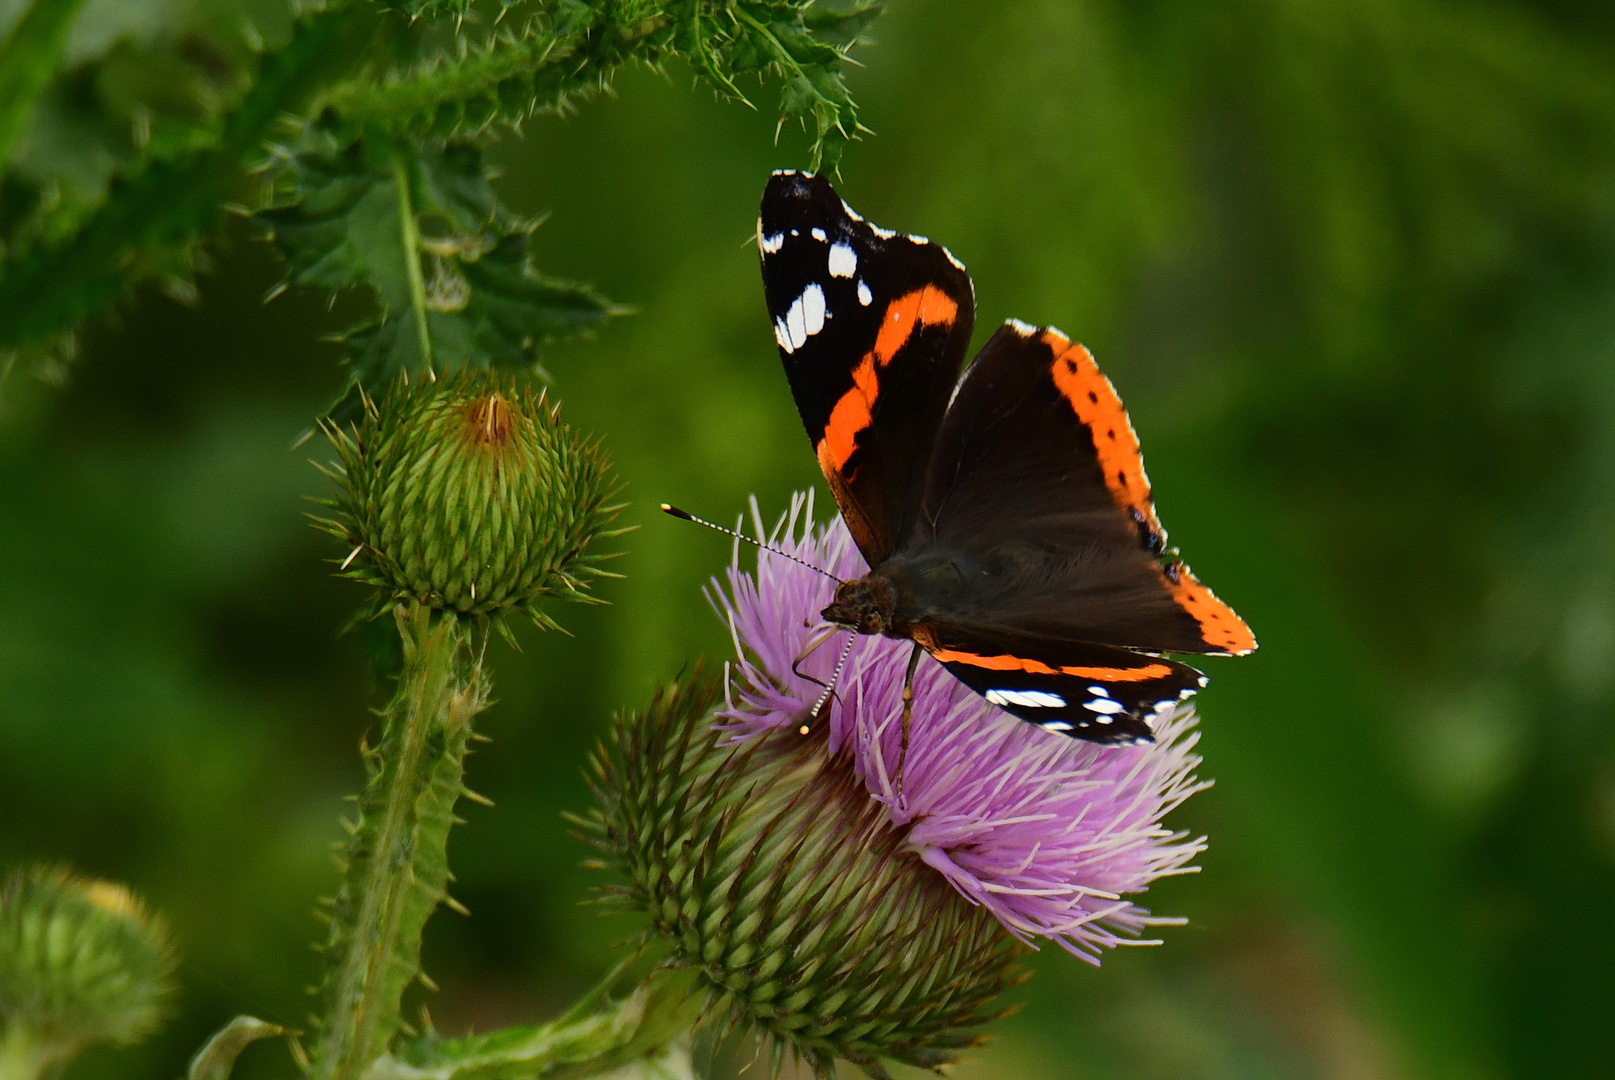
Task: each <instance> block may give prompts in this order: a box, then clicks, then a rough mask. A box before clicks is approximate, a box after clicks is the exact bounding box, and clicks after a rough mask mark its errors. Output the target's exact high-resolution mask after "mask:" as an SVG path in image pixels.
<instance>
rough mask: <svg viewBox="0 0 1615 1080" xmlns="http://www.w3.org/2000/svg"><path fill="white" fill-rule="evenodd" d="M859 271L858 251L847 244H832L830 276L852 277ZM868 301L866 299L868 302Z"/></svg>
mask: <svg viewBox="0 0 1615 1080" xmlns="http://www.w3.org/2000/svg"><path fill="white" fill-rule="evenodd" d="M857 272H858V253H857V252H856V251H854V250H852V248H851V247H849V246H847V245H846V244H831V245H830V276H831V277H852V275H854V274H856V273H857ZM867 302H868V301H865V303H867Z"/></svg>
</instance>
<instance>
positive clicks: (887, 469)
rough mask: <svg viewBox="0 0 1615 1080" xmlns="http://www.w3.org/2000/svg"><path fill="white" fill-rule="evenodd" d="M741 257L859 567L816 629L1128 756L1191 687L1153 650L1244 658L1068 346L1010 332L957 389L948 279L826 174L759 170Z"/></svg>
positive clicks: (966, 292) (1240, 633)
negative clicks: (870, 646)
mask: <svg viewBox="0 0 1615 1080" xmlns="http://www.w3.org/2000/svg"><path fill="white" fill-rule="evenodd" d="M757 245H758V248H759V249H760V250H761V252H762V263H763V286H764V290H765V292H766V294H767V299H768V311H769V314H770V315H771V316H772V317H773V321H774V339H775V340H776V341H777V342H778V343H779V354H780V358H781V359H782V360H783V361H784V362H785V374H786V376H787V377H788V378H789V380H790V384H791V393H792V394H793V395H794V396H795V398H796V407H797V411H798V412H800V413H801V415H802V422H803V424H805V425H806V427H807V433H808V437H809V439H811V440H812V443H813V450H814V453H815V454H817V455H818V459H819V466H820V468H822V469H823V470H824V478H825V480H826V481H828V482H829V485H830V490H831V492H832V493H833V494H834V495H835V499H836V503H837V505H838V506H839V507H840V509H841V515H842V517H843V519H845V521H846V523H847V527H848V528H849V529H850V530H851V531H852V536H853V539H854V541H855V542H856V543H857V544H858V550H859V551H861V552H862V553H863V556H864V559H865V560H866V561H867V562H868V563H869V566H870V568H871V569H870V572H869V574H868V576H866V577H863V578H860V579H859V580H857V581H847V582H842V583H841V584H840V585H839V586H838V587H837V588H836V593H835V600H834V602H833V603H832V604H831V605H830V606H829V607H827V608H825V609H824V612H823V617H824V619H825V620H826V621H827V622H830V623H835V624H838V625H840V626H844V627H847V628H849V629H853V630H856V631H857V632H858V633H862V634H886V635H887V636H889V637H898V638H908V639H910V640H912V641H913V642H914V646H915V647H914V653H913V656H912V657H911V659H910V662H909V679H910V682H911V683H912V680H913V674H914V666H915V664H916V663H918V661H919V657H920V651H921V650H922V649H923V650H925V651H926V652H929V653H930V654H931V655H932V656H934V657H935V658H936V659H937V660H939V661H941V662H942V663H943V664H944V665H945V666H946V667H947V669H948V670H949V671H950V672H952V673H953V675H954V676H955V677H957V678H958V679H959V680H960V681H961V682H963V683H964V684H965V685H966V686H969V687H970V688H971V689H972V690H974V691H976V692H977V693H979V694H981V695H982V696H983V697H985V698H986V699H987V700H988V701H990V702H992V703H993V704H994V705H997V706H999V707H1001V708H1003V709H1006V710H1007V711H1009V712H1011V713H1013V714H1015V715H1016V716H1019V717H1021V718H1022V719H1024V720H1028V721H1030V722H1032V723H1034V724H1037V725H1039V726H1040V727H1042V728H1044V729H1046V730H1049V731H1058V732H1062V733H1064V734H1067V735H1071V736H1075V737H1077V738H1081V739H1090V740H1093V741H1095V742H1107V743H1120V742H1132V741H1147V740H1149V739H1150V738H1151V722H1152V721H1153V720H1154V719H1155V718H1156V717H1157V716H1158V715H1160V714H1161V713H1162V712H1163V711H1164V710H1166V709H1168V708H1170V707H1171V706H1173V705H1176V704H1177V703H1178V702H1179V701H1182V700H1184V699H1186V698H1188V697H1190V696H1191V695H1193V694H1194V693H1195V691H1197V690H1198V689H1200V688H1201V687H1203V686H1205V684H1206V678H1205V676H1204V675H1202V674H1201V673H1200V672H1198V671H1196V670H1195V669H1194V668H1192V667H1189V666H1187V665H1186V664H1180V663H1178V662H1177V661H1175V660H1169V659H1167V658H1165V657H1164V656H1163V655H1162V654H1163V653H1168V652H1172V653H1192V654H1199V655H1205V656H1228V655H1233V656H1239V655H1243V654H1245V653H1248V652H1250V651H1251V650H1253V649H1255V648H1256V639H1255V638H1254V637H1253V636H1252V635H1251V632H1250V629H1249V628H1248V627H1247V626H1246V625H1245V623H1244V622H1243V621H1242V620H1241V619H1240V618H1239V616H1238V615H1236V614H1234V612H1233V609H1232V608H1230V607H1229V606H1228V605H1227V604H1224V603H1223V602H1222V601H1221V600H1218V599H1217V598H1216V597H1215V596H1213V595H1212V593H1211V590H1210V589H1208V588H1206V587H1205V586H1204V585H1202V584H1200V582H1199V581H1197V580H1195V577H1194V575H1193V574H1191V573H1189V568H1188V567H1187V566H1185V565H1184V564H1183V563H1182V562H1181V561H1180V560H1179V559H1178V557H1177V552H1176V551H1175V550H1172V549H1169V548H1168V547H1167V545H1166V530H1165V529H1163V528H1162V527H1161V522H1160V520H1159V519H1158V518H1157V517H1156V516H1155V506H1154V503H1153V502H1152V500H1151V498H1150V484H1149V479H1148V477H1146V476H1145V474H1144V460H1143V457H1142V456H1141V455H1140V453H1139V448H1138V437H1137V436H1136V435H1135V434H1134V433H1133V426H1132V424H1131V422H1129V420H1128V419H1127V411H1126V410H1125V409H1124V408H1122V403H1121V401H1120V399H1119V398H1117V396H1116V390H1115V388H1114V387H1112V386H1111V384H1110V380H1109V379H1107V378H1105V376H1104V375H1102V374H1101V373H1100V371H1099V368H1098V367H1097V366H1096V365H1095V364H1094V361H1093V357H1092V356H1090V355H1088V350H1087V349H1084V348H1083V347H1082V346H1081V345H1078V344H1075V343H1074V342H1072V341H1070V340H1069V339H1067V338H1066V337H1065V335H1063V334H1061V333H1060V332H1059V331H1058V330H1052V329H1049V328H1046V327H1044V328H1038V327H1032V326H1027V325H1026V324H1024V323H1021V322H1016V321H1010V322H1008V323H1005V324H1004V325H1003V326H1001V327H999V328H998V331H997V332H996V333H995V334H993V336H992V337H991V338H990V339H989V340H988V341H987V344H986V345H985V346H983V347H982V349H981V351H980V352H979V353H977V354H976V358H975V359H974V360H973V361H972V362H971V363H970V366H969V367H968V368H967V369H966V370H965V372H964V375H963V376H962V377H961V376H960V374H959V369H960V366H961V365H962V363H963V361H964V358H965V351H966V349H967V348H968V347H969V344H970V332H971V329H972V328H973V326H974V325H975V314H976V312H975V294H974V292H973V290H972V286H971V282H970V275H969V274H967V273H966V272H965V268H964V266H963V265H962V264H960V262H959V260H958V259H955V258H954V257H953V256H952V255H951V254H949V252H948V250H947V249H946V248H944V247H942V246H941V245H940V244H934V243H932V242H930V241H929V240H927V239H925V238H924V237H922V236H905V235H902V234H899V233H894V232H891V231H888V230H886V229H882V228H880V227H878V226H876V225H872V224H870V223H869V222H867V221H865V220H864V219H863V218H861V217H859V216H858V215H857V214H856V213H854V212H853V210H852V208H851V207H849V206H848V205H847V204H846V203H844V202H842V200H841V198H840V196H838V195H837V194H836V191H835V188H833V187H832V186H831V185H830V182H829V181H828V180H826V179H824V178H823V177H819V176H811V175H808V174H806V173H798V172H778V173H775V174H774V175H773V177H772V178H771V179H770V180H769V182H768V188H767V190H766V191H765V192H764V193H763V206H762V216H761V217H760V218H759V219H758V222H757ZM908 700H909V691H908V690H905V708H904V717H903V720H904V734H905V736H906V734H907V730H908V719H909V717H908V704H907V703H908ZM904 741H905V744H906V742H907V740H906V738H905V740H904Z"/></svg>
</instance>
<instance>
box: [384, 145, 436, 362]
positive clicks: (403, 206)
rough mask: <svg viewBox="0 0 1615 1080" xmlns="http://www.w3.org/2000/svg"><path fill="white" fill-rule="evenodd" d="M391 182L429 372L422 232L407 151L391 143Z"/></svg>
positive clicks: (411, 302) (412, 309)
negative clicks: (410, 180) (416, 210)
mask: <svg viewBox="0 0 1615 1080" xmlns="http://www.w3.org/2000/svg"><path fill="white" fill-rule="evenodd" d="M392 158H393V183H394V184H395V185H396V186H397V187H398V238H399V241H400V242H401V243H402V244H403V246H404V272H405V273H406V274H407V275H408V276H409V309H410V312H411V314H413V315H414V317H415V337H416V340H417V341H419V342H420V347H421V367H422V368H423V369H424V370H425V371H427V372H428V373H430V372H431V371H432V330H431V326H430V324H429V323H428V322H427V318H426V279H425V277H424V276H423V275H422V274H421V233H420V227H419V225H418V224H417V223H416V221H415V201H414V199H413V198H411V196H410V190H409V157H408V151H407V150H406V149H405V148H404V146H403V145H402V144H401V143H397V142H395V143H394V144H393V153H392Z"/></svg>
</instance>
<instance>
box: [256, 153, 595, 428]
mask: <svg viewBox="0 0 1615 1080" xmlns="http://www.w3.org/2000/svg"><path fill="white" fill-rule="evenodd" d="M313 138H314V139H315V141H317V142H318V144H319V145H318V147H317V148H316V149H311V150H308V151H305V152H303V153H300V154H297V155H296V156H295V157H293V158H292V159H291V160H290V161H289V162H288V163H287V165H286V167H285V168H284V169H283V170H281V173H280V176H279V178H278V181H277V187H278V189H279V192H278V201H280V202H282V203H283V204H284V205H283V206H280V207H277V208H275V209H270V210H266V211H264V212H263V213H261V214H260V215H259V220H260V221H261V222H263V224H264V225H265V227H266V228H267V229H268V230H269V235H270V237H271V238H272V239H274V240H275V241H276V242H277V243H278V245H279V247H280V249H281V250H282V251H283V252H284V253H285V254H286V257H287V261H288V267H287V280H288V281H290V282H291V283H293V284H296V285H300V286H304V287H308V288H315V289H320V290H325V291H330V292H335V291H337V290H339V289H343V288H360V287H363V288H368V289H369V290H372V291H373V293H374V295H375V299H376V301H377V304H376V306H377V308H378V309H379V310H378V313H377V314H376V315H375V316H374V317H372V318H369V319H367V320H366V321H365V322H363V323H361V324H360V325H359V326H357V327H354V328H353V329H352V330H351V331H349V333H348V334H347V337H346V340H347V343H348V346H349V363H350V364H351V373H350V378H351V382H350V386H349V389H348V391H347V392H346V393H345V395H344V397H343V398H342V399H341V400H340V401H338V402H337V403H336V405H335V406H334V407H333V410H332V419H333V420H335V421H338V422H340V421H343V420H348V419H352V418H354V417H356V416H357V415H358V413H359V408H360V403H359V397H360V388H361V387H372V388H382V387H385V386H387V385H388V384H389V383H391V382H392V381H393V380H395V379H396V378H397V376H398V374H399V373H400V372H410V371H417V372H420V371H432V370H446V371H453V370H456V369H459V368H463V367H482V366H493V367H507V368H531V367H536V365H537V362H538V356H539V349H540V347H541V346H543V345H546V344H549V343H551V342H554V341H558V340H562V339H564V338H566V337H570V336H574V335H577V334H581V333H587V332H589V331H592V330H594V329H596V328H597V327H599V326H600V325H601V324H602V323H603V322H604V321H605V320H606V319H607V318H608V317H610V316H611V315H613V314H619V313H620V312H621V310H622V309H620V308H618V307H616V306H614V305H612V304H611V303H610V302H609V301H608V300H606V299H605V298H604V297H602V296H600V295H599V294H598V293H596V292H594V291H593V290H592V289H590V288H589V287H588V286H586V285H581V284H578V283H576V282H569V281H562V280H559V279H556V278H550V277H546V276H545V275H544V274H542V273H540V272H539V271H538V269H537V268H536V267H535V266H534V265H533V259H532V237H533V230H534V229H536V228H537V227H538V222H536V221H532V220H527V219H523V218H520V217H517V216H516V215H514V214H511V213H510V212H509V211H508V210H506V209H505V208H504V207H502V206H501V205H499V203H498V201H497V200H496V199H495V198H494V194H493V190H492V189H491V188H490V187H489V185H488V170H487V169H486V167H485V166H484V165H483V160H482V153H481V151H480V150H479V149H478V148H476V147H475V146H472V145H470V144H467V143H463V142H451V143H440V142H437V141H435V140H434V141H431V142H428V143H427V144H425V145H423V146H421V147H420V148H419V149H418V150H415V151H413V152H410V151H401V150H400V149H399V148H398V147H397V146H395V145H394V144H392V143H389V142H383V143H382V144H381V145H379V146H378V145H376V143H375V142H374V141H372V140H368V139H362V140H358V141H355V142H353V143H350V144H349V145H347V146H338V145H336V144H335V142H334V141H332V140H331V139H330V138H329V137H328V136H325V135H324V134H323V133H317V134H316V135H315V136H313ZM412 316H413V318H412Z"/></svg>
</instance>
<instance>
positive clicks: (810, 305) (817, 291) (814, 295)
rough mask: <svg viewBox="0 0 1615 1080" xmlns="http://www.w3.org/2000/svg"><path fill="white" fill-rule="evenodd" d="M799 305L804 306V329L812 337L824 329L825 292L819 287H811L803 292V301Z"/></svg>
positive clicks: (799, 301)
mask: <svg viewBox="0 0 1615 1080" xmlns="http://www.w3.org/2000/svg"><path fill="white" fill-rule="evenodd" d="M797 303H799V304H801V305H802V328H803V329H804V330H806V331H807V334H808V337H812V336H813V335H814V334H817V333H818V332H819V331H820V330H823V329H824V290H823V289H821V288H819V287H818V286H817V285H809V286H808V287H807V288H805V289H803V290H802V299H800V300H798V301H797Z"/></svg>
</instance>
